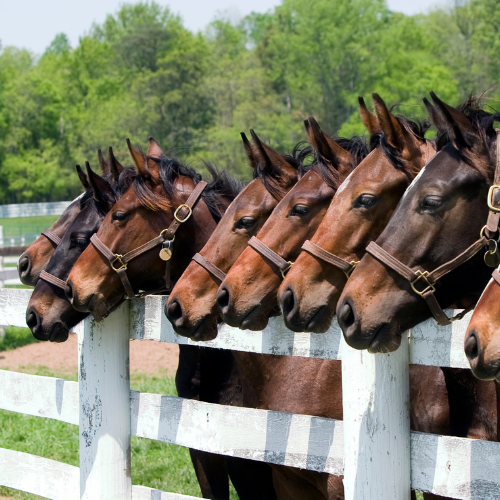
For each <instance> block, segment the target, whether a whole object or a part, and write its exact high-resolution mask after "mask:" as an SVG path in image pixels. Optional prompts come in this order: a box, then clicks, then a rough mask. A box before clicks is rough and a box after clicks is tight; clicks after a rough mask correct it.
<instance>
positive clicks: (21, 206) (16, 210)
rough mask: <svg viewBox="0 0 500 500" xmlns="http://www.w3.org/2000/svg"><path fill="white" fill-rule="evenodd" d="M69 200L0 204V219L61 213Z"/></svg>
mask: <svg viewBox="0 0 500 500" xmlns="http://www.w3.org/2000/svg"><path fill="white" fill-rule="evenodd" d="M70 203H71V201H49V202H45V203H15V204H12V205H0V219H12V218H14V217H33V216H36V215H61V214H62V213H63V212H64V210H66V208H67V207H68V205H69V204H70Z"/></svg>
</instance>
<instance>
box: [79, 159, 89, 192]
mask: <svg viewBox="0 0 500 500" xmlns="http://www.w3.org/2000/svg"><path fill="white" fill-rule="evenodd" d="M76 171H77V173H78V177H79V178H80V182H81V183H82V186H83V187H84V188H85V191H87V189H90V184H89V180H88V178H87V176H86V175H85V172H84V171H83V170H82V167H80V165H77V166H76Z"/></svg>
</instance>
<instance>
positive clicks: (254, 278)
mask: <svg viewBox="0 0 500 500" xmlns="http://www.w3.org/2000/svg"><path fill="white" fill-rule="evenodd" d="M309 123H310V127H309V138H310V141H311V144H313V146H314V147H315V149H316V151H318V154H317V156H316V162H315V166H314V167H313V168H312V169H311V170H309V172H307V173H306V174H305V175H304V176H303V177H302V178H301V179H300V180H299V182H297V184H296V185H295V186H294V187H293V189H291V190H290V192H289V193H288V194H287V195H286V196H285V197H284V198H283V200H281V201H280V202H279V203H278V205H277V206H276V208H275V209H274V211H273V213H272V214H271V216H270V217H269V218H268V220H267V221H266V223H265V224H264V225H263V227H262V229H261V230H260V231H259V232H258V234H257V237H253V238H252V239H251V240H250V241H249V246H248V247H247V248H246V249H245V250H244V251H243V253H242V254H241V255H240V256H239V257H238V259H237V260H236V262H235V263H234V264H233V266H232V267H231V270H230V271H229V272H228V274H227V276H226V278H225V279H224V281H223V282H222V284H221V286H220V288H219V291H218V292H217V303H218V305H219V308H220V310H221V314H222V318H223V320H224V321H225V322H226V323H227V324H229V325H231V326H235V327H240V328H248V329H251V330H261V329H263V328H264V327H265V326H266V325H267V322H268V320H269V317H270V315H271V314H273V311H275V310H276V309H277V301H276V291H277V290H278V287H279V285H280V284H281V281H282V279H283V277H284V275H285V273H286V271H287V270H288V269H289V268H290V266H291V265H292V261H293V260H295V259H296V257H297V255H298V253H299V252H300V247H301V245H302V243H303V242H304V240H306V239H307V238H309V237H311V236H312V235H313V234H314V231H315V230H316V229H317V227H318V225H319V223H320V222H321V220H322V219H323V217H324V215H325V212H326V210H327V208H328V205H329V204H330V202H331V200H332V198H333V196H334V194H335V191H336V190H337V187H338V186H339V185H340V184H341V183H342V181H343V180H344V179H345V178H346V177H347V176H348V175H349V174H350V173H351V172H352V171H353V169H354V168H355V167H356V166H357V165H358V164H359V162H360V161H361V160H362V159H363V158H364V157H365V156H366V154H367V148H366V146H365V144H364V142H363V141H362V140H361V139H360V138H356V137H355V138H353V139H349V140H348V139H338V140H337V141H335V140H332V139H330V138H328V137H327V136H325V135H324V134H323V133H322V132H321V130H320V129H319V126H318V124H317V123H316V121H315V120H314V118H310V119H309Z"/></svg>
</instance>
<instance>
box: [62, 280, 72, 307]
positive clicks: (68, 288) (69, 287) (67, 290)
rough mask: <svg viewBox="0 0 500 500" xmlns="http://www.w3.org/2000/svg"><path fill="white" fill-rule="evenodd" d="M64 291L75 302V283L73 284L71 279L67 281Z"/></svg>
mask: <svg viewBox="0 0 500 500" xmlns="http://www.w3.org/2000/svg"><path fill="white" fill-rule="evenodd" d="M64 293H65V294H66V297H67V299H68V300H69V301H70V302H71V303H73V285H72V284H71V281H67V282H66V286H65V287H64Z"/></svg>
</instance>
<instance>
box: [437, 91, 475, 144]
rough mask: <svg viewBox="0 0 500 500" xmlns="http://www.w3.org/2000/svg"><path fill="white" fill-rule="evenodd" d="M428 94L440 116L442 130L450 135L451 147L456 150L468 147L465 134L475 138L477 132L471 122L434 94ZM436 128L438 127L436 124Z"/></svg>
mask: <svg viewBox="0 0 500 500" xmlns="http://www.w3.org/2000/svg"><path fill="white" fill-rule="evenodd" d="M430 94H431V98H432V100H433V101H434V104H435V105H436V109H437V111H438V112H439V114H440V116H441V124H442V126H443V128H444V130H445V131H446V132H448V134H449V135H450V139H451V141H452V142H453V145H454V146H455V147H456V148H457V149H458V148H467V147H470V146H471V144H470V143H469V142H468V141H467V134H473V135H475V136H477V132H476V130H475V129H474V127H473V126H472V122H471V121H470V120H469V119H468V118H467V116H465V115H464V114H463V113H462V112H461V111H459V110H458V109H455V108H453V107H451V106H449V105H448V104H446V103H445V102H443V101H442V100H441V99H439V97H438V96H437V95H436V94H435V93H434V92H431V93H430ZM436 126H438V125H437V124H436Z"/></svg>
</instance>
